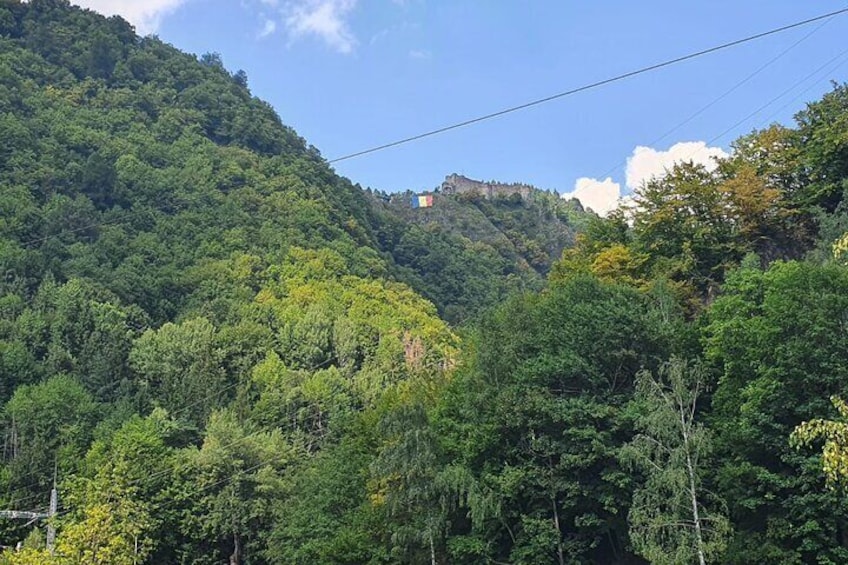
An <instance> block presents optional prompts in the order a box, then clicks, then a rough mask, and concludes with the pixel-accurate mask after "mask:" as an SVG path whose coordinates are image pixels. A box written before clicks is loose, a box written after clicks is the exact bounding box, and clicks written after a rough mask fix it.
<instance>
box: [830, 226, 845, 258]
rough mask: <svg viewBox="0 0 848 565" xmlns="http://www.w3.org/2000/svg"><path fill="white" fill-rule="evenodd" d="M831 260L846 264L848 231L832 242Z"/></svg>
mask: <svg viewBox="0 0 848 565" xmlns="http://www.w3.org/2000/svg"><path fill="white" fill-rule="evenodd" d="M832 249H833V260H834V261H836V262H837V263H839V264H840V265H848V232H846V233H844V234H843V235H842V237H840V238H839V239H837V240H836V241H834V242H833V248H832Z"/></svg>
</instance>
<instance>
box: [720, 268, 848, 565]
mask: <svg viewBox="0 0 848 565" xmlns="http://www.w3.org/2000/svg"><path fill="white" fill-rule="evenodd" d="M725 291H726V295H725V296H723V297H722V298H720V299H719V300H717V301H716V303H715V304H714V306H713V308H712V309H711V312H710V315H709V324H708V325H707V327H706V328H705V334H704V336H705V346H706V353H707V356H708V358H709V359H710V360H711V361H712V362H713V363H715V365H716V366H717V367H718V368H719V369H720V371H721V378H720V380H719V384H718V387H717V389H716V391H715V396H714V400H713V406H714V409H715V411H714V414H713V420H714V422H715V423H714V429H715V430H716V432H717V442H718V444H717V446H718V449H719V452H720V456H721V458H722V460H723V461H724V464H723V467H722V469H721V470H720V472H719V475H718V477H717V481H718V484H719V486H720V488H721V491H722V494H724V497H725V499H726V500H727V501H728V502H729V503H730V510H731V518H732V519H733V521H734V523H735V524H736V528H737V537H736V541H735V543H734V544H733V546H732V548H731V552H730V556H731V558H732V561H733V562H736V563H750V562H751V560H752V559H755V560H756V559H760V558H761V556H762V555H769V556H770V557H769V559H771V560H773V561H780V562H787V563H791V562H808V561H811V560H818V562H820V563H841V562H843V561H845V560H846V559H848V544H846V543H845V537H844V532H845V531H846V530H845V528H846V523H848V522H846V520H848V514H847V513H846V508H845V501H844V498H843V497H842V495H841V494H839V493H837V492H835V491H827V490H825V489H824V488H822V487H823V477H822V473H821V471H820V469H819V466H818V463H817V459H816V458H815V457H813V456H812V454H810V453H799V452H797V451H795V450H793V449H791V448H790V446H789V443H788V437H789V434H790V433H791V432H792V430H793V429H794V428H795V426H797V425H798V424H800V423H801V422H802V421H804V420H809V419H812V418H814V417H817V416H819V415H822V414H827V413H828V412H829V401H828V397H829V396H830V395H833V394H835V395H842V396H844V395H845V394H846V391H848V387H846V385H848V355H847V354H848V334H846V332H845V329H844V323H845V313H846V312H848V272H846V270H845V269H844V268H842V267H838V266H826V267H820V266H815V265H811V264H803V263H786V264H776V265H774V266H772V267H771V268H770V269H769V270H768V271H766V272H762V271H760V270H758V269H754V268H747V269H742V270H740V271H739V272H737V273H735V274H734V276H733V277H732V278H731V279H730V281H728V284H727V286H726V290H725ZM752 552H753V553H752ZM755 556H756V557H755Z"/></svg>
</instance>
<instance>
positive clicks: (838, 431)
mask: <svg viewBox="0 0 848 565" xmlns="http://www.w3.org/2000/svg"><path fill="white" fill-rule="evenodd" d="M830 401H831V402H832V403H833V405H834V406H835V407H836V410H837V411H838V412H839V416H840V421H834V420H824V419H821V418H817V419H815V420H810V421H808V422H803V423H801V425H799V426H798V427H796V428H795V431H793V432H792V436H791V437H790V441H791V442H792V443H793V444H794V445H796V446H798V447H801V446H804V445H810V444H811V443H813V442H815V441H817V440H821V439H823V440H824V448H823V450H822V470H823V471H824V474H825V478H826V479H827V483H828V485H829V486H831V487H835V486H837V485H846V484H848V404H846V403H845V401H844V400H842V399H841V398H838V397H836V396H833V397H831V399H830Z"/></svg>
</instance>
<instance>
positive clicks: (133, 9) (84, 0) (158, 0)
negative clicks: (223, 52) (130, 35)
mask: <svg viewBox="0 0 848 565" xmlns="http://www.w3.org/2000/svg"><path fill="white" fill-rule="evenodd" d="M186 1H187V0H73V3H74V4H76V5H78V6H82V7H83V8H88V9H90V10H94V11H95V12H99V13H101V14H103V15H105V16H114V15H119V16H121V17H123V18H124V19H125V20H127V21H128V22H130V23H131V24H133V25H134V26H135V29H136V31H138V33H139V34H140V35H147V34H149V33H155V32H156V31H157V30H158V29H159V25H160V24H161V23H162V18H164V17H165V16H166V15H168V14H169V13H171V12H173V11H174V10H176V9H177V8H179V7H180V6H182V5H183V4H185V3H186ZM262 1H263V2H266V1H273V0H262Z"/></svg>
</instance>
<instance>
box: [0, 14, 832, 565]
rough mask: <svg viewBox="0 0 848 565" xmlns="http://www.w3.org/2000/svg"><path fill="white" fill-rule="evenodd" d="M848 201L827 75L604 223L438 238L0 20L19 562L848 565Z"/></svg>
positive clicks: (64, 17) (206, 76) (57, 27)
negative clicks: (769, 121)
mask: <svg viewBox="0 0 848 565" xmlns="http://www.w3.org/2000/svg"><path fill="white" fill-rule="evenodd" d="M846 189H848V86H846V85H843V84H839V83H835V84H834V85H833V88H832V90H831V91H830V92H829V93H828V94H826V95H825V96H824V97H823V98H822V99H820V100H817V101H813V102H811V103H809V104H808V105H806V107H804V108H803V109H800V111H799V112H798V113H797V115H796V118H795V123H794V125H793V126H792V127H785V126H781V125H773V126H771V127H768V128H766V129H763V130H757V131H753V132H751V133H750V134H749V135H746V136H744V137H742V138H740V139H738V140H737V141H736V142H735V143H734V144H733V150H732V152H731V154H730V156H729V157H728V158H727V159H724V160H722V161H720V162H719V163H718V167H717V168H716V169H715V170H708V169H706V168H704V167H703V166H697V165H694V164H691V163H688V164H687V163H684V164H680V165H678V166H677V167H676V168H674V169H673V170H672V171H669V172H668V174H667V175H665V176H664V177H662V178H655V179H653V180H651V181H649V182H647V183H646V184H644V185H642V186H641V187H640V188H639V189H638V190H637V192H636V194H635V205H634V206H632V207H629V208H627V209H621V210H619V211H617V212H615V213H613V214H611V215H610V216H609V217H607V218H599V217H597V216H595V215H594V214H592V213H590V212H584V211H583V210H582V209H581V208H580V207H579V206H575V205H574V204H573V203H568V202H565V201H560V200H558V199H557V198H555V197H554V196H553V195H551V194H547V193H543V192H541V191H540V192H539V193H538V194H533V195H531V197H530V198H526V199H522V198H518V199H515V198H507V199H502V200H498V199H485V198H478V197H475V196H470V197H469V196H468V195H454V196H450V197H448V196H447V195H442V196H441V197H440V200H438V201H437V203H436V205H435V206H434V207H433V209H431V210H425V211H419V212H423V213H418V214H416V213H415V211H414V210H412V209H411V208H409V207H408V206H406V205H405V203H407V202H408V198H407V196H408V195H403V196H401V197H399V198H397V199H393V198H390V197H389V195H386V194H381V193H375V192H373V191H371V190H369V189H365V190H363V189H362V188H361V187H359V186H358V185H355V184H353V183H351V182H350V181H349V180H347V179H345V178H342V177H340V176H338V175H337V174H335V172H334V171H333V170H332V168H331V167H330V166H329V165H328V163H327V162H326V160H324V159H323V158H322V156H321V154H320V153H319V151H318V150H316V149H315V148H313V147H311V146H309V145H307V143H306V142H305V141H304V140H303V139H301V138H300V137H299V136H298V135H297V134H296V133H295V132H294V131H293V130H291V129H290V128H288V127H286V126H285V125H283V123H282V121H281V120H280V118H279V117H278V116H277V115H276V113H275V112H274V111H273V110H272V109H271V108H270V107H269V106H268V105H267V104H266V103H264V102H262V101H260V100H258V99H257V98H255V97H253V96H252V95H251V93H250V91H249V88H248V77H247V76H246V75H245V73H243V72H240V71H238V72H235V73H231V72H230V71H228V70H227V69H226V68H225V67H224V65H223V62H222V60H221V58H220V57H219V56H217V55H215V54H206V55H203V56H201V57H199V58H197V57H195V56H192V55H188V54H185V53H182V52H180V51H178V50H176V49H175V48H173V47H171V46H169V45H167V44H165V43H163V42H162V41H160V40H159V39H157V38H156V37H153V36H150V37H144V38H141V37H139V36H137V35H136V34H135V32H134V30H133V29H132V27H131V26H130V25H129V24H128V23H126V22H125V21H124V20H122V19H120V18H117V17H113V18H108V19H107V18H104V17H102V16H99V15H97V14H94V13H92V12H88V11H84V10H81V9H78V8H74V7H71V6H70V5H69V3H68V2H67V1H66V0H31V1H30V2H26V3H24V2H20V1H18V0H0V212H1V213H0V405H2V410H0V420H2V430H3V435H2V460H0V504H2V509H3V512H2V514H0V545H2V546H3V548H4V549H3V551H2V553H0V564H4V565H25V564H62V565H64V564H68V565H69V564H106V563H108V564H116V565H123V564H126V565H131V564H141V563H151V564H160V563H175V564H197V565H200V564H210V565H211V564H216V563H229V564H231V565H240V564H245V565H247V564H253V565H261V564H318V563H323V564H349V565H353V564H372V565H376V564H389V563H410V564H419V563H420V564H431V565H437V564H438V565H441V564H448V563H464V564H465V563H467V564H480V565H483V564H487V565H488V564H514V565H519V564H537V563H538V564H544V563H558V564H560V565H562V564H565V563H571V564H577V563H598V564H631V563H632V564H639V563H658V564H664V563H667V564H688V563H701V564H706V563H733V564H747V563H790V564H791V563H798V564H800V563H821V564H842V563H846V562H848V498H846V490H845V486H846V485H848V405H846V404H845V402H844V401H848V327H847V326H848V202H846V201H845V199H844V195H845V191H846ZM53 488H55V489H56V491H57V492H58V509H57V511H56V512H55V513H52V512H50V511H49V505H50V496H51V490H52V489H53ZM12 510H17V511H24V512H30V513H33V514H34V515H35V516H34V517H33V516H30V515H26V516H24V517H23V519H21V517H22V516H23V515H18V516H15V515H13V514H12V513H11V512H10V511H12ZM48 530H49V531H50V537H51V538H52V537H53V534H54V533H55V540H53V539H51V542H50V546H49V547H48V545H47V541H46V540H47V536H48Z"/></svg>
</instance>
